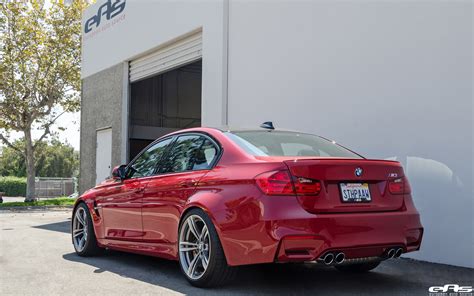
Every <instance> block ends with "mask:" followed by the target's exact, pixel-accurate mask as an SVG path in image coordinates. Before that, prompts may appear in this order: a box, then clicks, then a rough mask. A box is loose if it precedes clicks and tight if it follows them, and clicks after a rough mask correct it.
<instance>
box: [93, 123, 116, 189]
mask: <svg viewBox="0 0 474 296" xmlns="http://www.w3.org/2000/svg"><path fill="white" fill-rule="evenodd" d="M95 157H96V158H95V173H96V177H95V183H96V184H99V183H100V182H102V181H104V180H105V179H107V177H109V176H110V171H111V169H112V129H111V128H108V129H102V130H98V131H97V146H96V154H95Z"/></svg>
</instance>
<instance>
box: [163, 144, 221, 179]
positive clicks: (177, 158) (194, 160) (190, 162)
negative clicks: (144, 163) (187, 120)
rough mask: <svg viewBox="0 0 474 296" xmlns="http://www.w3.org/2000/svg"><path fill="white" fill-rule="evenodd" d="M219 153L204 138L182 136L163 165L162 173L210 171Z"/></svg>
mask: <svg viewBox="0 0 474 296" xmlns="http://www.w3.org/2000/svg"><path fill="white" fill-rule="evenodd" d="M217 151H218V150H217V147H216V146H215V145H214V144H213V143H212V142H211V141H210V140H208V139H207V138H205V137H203V136H196V135H189V136H181V137H179V138H178V139H177V140H176V142H175V144H174V145H173V148H172V149H171V150H170V153H168V156H167V158H166V159H165V160H164V161H163V162H162V163H161V168H160V173H178V172H184V171H194V170H204V169H208V168H210V167H211V164H212V162H213V161H214V159H215V158H216V156H217Z"/></svg>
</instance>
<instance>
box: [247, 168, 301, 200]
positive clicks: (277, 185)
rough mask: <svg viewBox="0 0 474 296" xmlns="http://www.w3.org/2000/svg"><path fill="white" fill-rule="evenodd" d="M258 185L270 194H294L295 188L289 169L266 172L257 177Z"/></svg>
mask: <svg viewBox="0 0 474 296" xmlns="http://www.w3.org/2000/svg"><path fill="white" fill-rule="evenodd" d="M255 180H256V181H257V185H258V187H259V188H260V189H261V190H262V191H263V193H265V194H268V195H294V194H295V190H294V188H293V184H292V182H291V176H290V174H289V172H288V171H272V172H266V173H263V174H260V175H258V176H257V177H255Z"/></svg>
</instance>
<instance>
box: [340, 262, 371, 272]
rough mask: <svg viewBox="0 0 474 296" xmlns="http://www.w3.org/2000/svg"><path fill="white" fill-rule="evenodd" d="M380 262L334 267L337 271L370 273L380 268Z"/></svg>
mask: <svg viewBox="0 0 474 296" xmlns="http://www.w3.org/2000/svg"><path fill="white" fill-rule="evenodd" d="M379 264H380V261H375V262H367V263H357V264H348V265H336V266H334V267H335V268H336V269H337V270H339V271H343V272H354V273H363V272H369V271H371V270H372V269H375V268H377V266H379Z"/></svg>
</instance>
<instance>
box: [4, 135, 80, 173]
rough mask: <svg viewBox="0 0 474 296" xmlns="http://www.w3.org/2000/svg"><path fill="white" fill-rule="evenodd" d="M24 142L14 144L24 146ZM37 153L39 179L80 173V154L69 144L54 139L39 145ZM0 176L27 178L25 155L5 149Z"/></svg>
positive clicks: (36, 165) (18, 141)
mask: <svg viewBox="0 0 474 296" xmlns="http://www.w3.org/2000/svg"><path fill="white" fill-rule="evenodd" d="M23 141H24V140H17V141H15V142H14V143H13V144H14V145H16V146H21V145H24V144H22V142H23ZM37 147H38V149H36V151H35V160H36V162H35V168H36V176H37V177H62V178H69V177H74V176H77V174H78V171H79V153H78V152H77V151H75V150H74V148H73V147H72V146H70V145H69V144H63V143H61V142H60V141H58V140H55V139H53V140H52V141H51V143H47V142H45V141H43V142H41V143H38V144H37ZM0 176H17V177H25V176H26V162H25V156H24V154H23V153H20V152H18V151H16V150H15V149H13V148H10V147H5V148H4V149H3V150H2V152H1V154H0Z"/></svg>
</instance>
